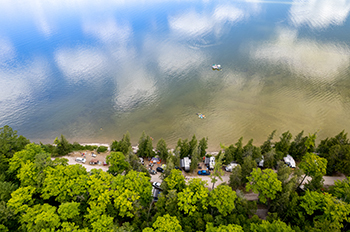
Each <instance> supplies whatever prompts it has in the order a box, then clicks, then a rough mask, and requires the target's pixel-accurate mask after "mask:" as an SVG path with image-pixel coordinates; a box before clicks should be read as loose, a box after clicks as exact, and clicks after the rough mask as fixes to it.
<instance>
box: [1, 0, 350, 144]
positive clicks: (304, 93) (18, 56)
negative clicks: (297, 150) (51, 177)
mask: <svg viewBox="0 0 350 232" xmlns="http://www.w3.org/2000/svg"><path fill="white" fill-rule="evenodd" d="M349 11H350V1H347V0H332V1H330V0H305V1H282V0H281V1H220V0H215V1H211V0H206V1H180V0H178V1H172V0H169V1H157V0H154V1H153V0H149V1H136V0H135V1H132V0H130V1H121V0H120V1H118V0H101V1H93V0H91V1H88V0H60V1H54V0H51V1H40V0H3V1H1V7H0V127H2V126H3V125H6V124H8V125H10V126H11V127H12V128H14V129H15V130H17V131H18V133H19V134H23V135H24V136H26V137H27V138H29V139H31V141H35V142H39V141H42V142H44V143H52V142H53V140H54V138H55V137H56V136H59V135H60V134H64V135H65V136H66V137H67V138H68V139H69V141H71V142H73V141H78V142H105V143H110V142H111V141H112V140H114V139H117V140H119V139H121V137H122V135H123V134H124V133H125V132H126V131H129V132H130V133H131V137H132V140H133V143H137V141H138V139H139V137H140V136H141V133H142V131H145V132H146V133H147V134H149V135H150V136H152V137H153V138H154V145H155V143H156V142H157V141H158V140H159V139H160V138H164V139H165V140H166V141H167V143H168V144H169V145H170V146H173V145H174V144H176V142H177V140H178V139H179V138H182V139H185V138H189V139H190V138H191V137H192V135H193V134H196V136H197V138H198V139H199V138H202V137H208V138H209V146H210V148H211V149H217V148H218V147H219V145H220V143H223V144H226V145H229V144H231V143H236V141H237V140H238V139H239V137H241V136H243V137H244V141H245V142H246V141H248V140H249V139H251V138H253V139H254V143H255V144H257V145H260V144H261V143H262V142H263V141H265V139H266V138H267V136H268V135H269V134H270V133H271V132H272V131H273V130H275V129H276V130H277V136H280V135H281V134H282V133H283V132H285V131H287V130H289V131H290V132H291V133H292V134H293V136H296V135H297V133H299V132H300V131H302V130H305V132H306V134H307V133H314V132H317V134H318V138H319V139H323V138H325V137H330V136H334V135H336V134H338V133H339V132H340V131H342V130H345V131H346V132H349V131H350V117H349V115H350V88H349V87H350V72H349V65H350V22H349V21H350V20H349ZM213 64H221V66H222V71H213V70H212V69H211V66H212V65H213ZM196 113H203V114H205V115H206V118H205V119H199V118H198V116H197V115H196ZM277 138H278V137H276V139H277Z"/></svg>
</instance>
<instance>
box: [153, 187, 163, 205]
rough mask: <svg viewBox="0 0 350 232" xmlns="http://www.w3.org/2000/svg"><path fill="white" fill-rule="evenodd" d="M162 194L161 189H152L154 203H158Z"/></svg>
mask: <svg viewBox="0 0 350 232" xmlns="http://www.w3.org/2000/svg"><path fill="white" fill-rule="evenodd" d="M161 194H162V193H161V189H158V188H155V187H153V188H152V197H153V200H154V202H157V201H158V198H159V197H160V195H161Z"/></svg>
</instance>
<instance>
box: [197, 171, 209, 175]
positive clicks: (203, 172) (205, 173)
mask: <svg viewBox="0 0 350 232" xmlns="http://www.w3.org/2000/svg"><path fill="white" fill-rule="evenodd" d="M198 175H210V172H209V171H207V170H199V171H198Z"/></svg>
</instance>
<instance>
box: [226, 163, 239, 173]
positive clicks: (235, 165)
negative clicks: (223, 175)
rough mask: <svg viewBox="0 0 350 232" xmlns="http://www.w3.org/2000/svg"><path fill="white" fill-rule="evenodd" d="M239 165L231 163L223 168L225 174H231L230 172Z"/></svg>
mask: <svg viewBox="0 0 350 232" xmlns="http://www.w3.org/2000/svg"><path fill="white" fill-rule="evenodd" d="M238 165H239V164H237V163H235V162H232V163H230V164H229V165H227V166H226V167H225V170H226V172H232V170H233V169H234V168H235V167H237V166H238Z"/></svg>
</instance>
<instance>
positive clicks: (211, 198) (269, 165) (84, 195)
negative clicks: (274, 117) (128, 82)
mask: <svg viewBox="0 0 350 232" xmlns="http://www.w3.org/2000/svg"><path fill="white" fill-rule="evenodd" d="M274 135H275V131H274V132H272V133H271V135H269V136H268V138H267V140H266V141H265V142H264V143H263V144H262V145H261V146H256V145H254V144H253V140H250V141H249V142H248V143H247V144H243V138H240V139H239V140H238V141H237V142H236V143H234V144H232V145H229V146H225V145H221V148H222V149H221V151H220V152H219V154H217V155H216V163H215V167H214V170H213V171H212V173H211V175H210V178H211V184H210V188H208V185H209V183H207V182H206V181H203V180H202V179H200V178H191V179H190V180H189V181H186V179H185V177H184V175H183V174H182V172H181V171H180V170H177V169H176V168H175V167H178V166H179V165H180V159H181V158H183V157H186V156H188V157H190V158H191V160H192V162H191V171H194V170H195V169H196V167H197V164H198V163H199V162H201V160H202V158H203V156H210V154H208V153H207V152H206V149H207V147H208V145H207V142H208V139H207V138H202V139H201V140H199V141H198V140H197V138H196V137H195V136H193V137H192V139H191V140H188V139H184V140H182V139H179V141H178V143H177V146H176V148H175V149H174V150H170V149H169V148H168V147H167V145H166V142H165V141H164V140H163V139H160V140H159V141H158V143H157V145H156V147H155V149H154V147H153V139H152V138H151V137H150V136H149V135H146V134H145V133H143V134H142V136H141V138H140V140H139V144H138V150H137V152H136V153H135V152H134V151H133V150H132V146H131V143H130V134H129V133H126V134H125V135H124V136H123V138H122V139H121V140H120V141H113V142H112V143H111V147H110V148H111V152H110V154H109V155H108V156H107V162H108V163H109V165H110V166H109V169H108V171H107V172H104V171H102V170H101V169H92V171H90V172H87V171H86V169H85V168H84V167H83V166H82V165H80V164H76V165H68V160H67V159H64V158H60V156H63V155H66V154H68V153H69V152H71V151H74V150H75V151H80V150H95V151H98V152H104V151H105V150H106V149H107V148H106V147H93V146H81V145H79V144H78V143H73V144H71V143H69V142H68V141H67V140H66V139H65V137H64V136H62V135H61V136H60V137H58V138H56V139H55V141H54V145H49V144H46V145H45V144H41V143H40V144H35V143H30V141H29V140H28V139H26V138H25V137H23V136H21V135H17V131H14V130H13V129H12V128H10V127H9V126H4V127H2V128H0V231H120V232H122V231H124V232H129V231H130V232H131V231H143V232H151V231H159V232H161V231H177V232H178V231H189V232H190V231H193V232H196V231H210V232H211V231H259V232H260V231H315V232H316V231H322V232H326V231H332V232H334V231H350V225H349V224H350V178H349V177H348V175H349V173H350V141H349V140H348V138H347V134H346V133H345V132H344V131H343V132H341V133H340V134H338V135H336V136H335V137H332V138H327V139H325V140H322V141H321V142H320V143H319V144H318V145H317V146H316V144H315V140H316V134H309V135H304V132H303V131H302V132H300V133H299V134H298V135H296V136H295V137H294V138H293V136H292V134H291V133H290V132H285V133H283V134H282V135H281V136H280V138H279V139H277V140H274ZM287 154H289V155H291V156H292V157H293V158H294V159H295V160H296V161H297V167H296V168H295V169H291V168H290V167H288V166H287V165H286V164H285V163H284V162H283V161H282V160H283V157H285V156H286V155H287ZM155 155H158V156H159V157H160V158H161V159H162V160H163V161H166V164H167V166H166V168H165V170H164V172H163V173H162V174H161V178H162V180H163V181H162V183H161V189H162V190H163V191H162V193H161V195H160V197H159V199H158V201H157V202H155V201H154V199H153V197H152V183H151V181H150V180H151V178H150V174H149V172H148V170H147V169H146V168H145V167H144V166H143V165H142V164H141V163H140V162H139V157H153V156H155ZM52 157H56V158H55V159H53V158H52ZM261 159H264V167H263V168H262V169H260V168H257V163H258V162H260V160H261ZM232 161H235V162H236V163H238V164H239V165H237V166H236V167H235V168H234V169H233V171H232V173H231V174H230V181H229V183H227V184H225V183H224V184H220V185H219V184H217V185H216V186H215V184H216V182H217V181H218V179H221V177H222V175H223V172H224V171H223V168H222V167H223V166H224V165H226V164H229V163H231V162H232ZM340 174H344V175H346V176H347V178H346V179H344V180H343V181H336V182H335V184H334V186H324V185H323V178H322V177H323V176H324V175H340ZM305 178H307V179H308V180H309V181H308V182H307V184H305V185H304V184H302V183H303V181H304V180H305ZM249 192H254V193H258V194H259V199H258V201H248V200H246V198H245V194H247V193H249ZM258 208H264V209H266V210H267V211H268V215H267V217H266V219H261V218H259V217H258V216H257V215H256V212H257V209H258Z"/></svg>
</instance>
